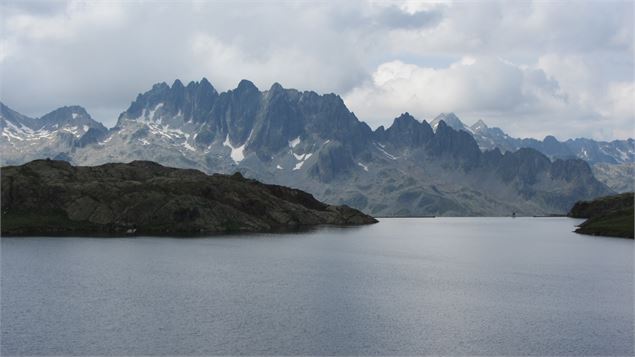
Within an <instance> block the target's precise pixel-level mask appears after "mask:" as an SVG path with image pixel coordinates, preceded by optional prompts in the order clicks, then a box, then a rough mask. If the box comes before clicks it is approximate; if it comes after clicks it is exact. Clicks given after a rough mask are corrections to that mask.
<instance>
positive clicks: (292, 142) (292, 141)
mask: <svg viewBox="0 0 635 357" xmlns="http://www.w3.org/2000/svg"><path fill="white" fill-rule="evenodd" d="M299 143H300V137H299V136H298V137H297V138H295V139H293V140H291V141H289V147H290V148H292V149H293V148H295V147H296V146H298V144H299Z"/></svg>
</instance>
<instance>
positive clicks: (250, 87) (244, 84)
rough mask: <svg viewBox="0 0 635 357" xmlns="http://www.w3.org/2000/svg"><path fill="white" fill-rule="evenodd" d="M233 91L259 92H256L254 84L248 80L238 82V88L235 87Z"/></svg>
mask: <svg viewBox="0 0 635 357" xmlns="http://www.w3.org/2000/svg"><path fill="white" fill-rule="evenodd" d="M235 91H237V92H252V91H259V90H258V87H256V85H255V84H254V82H252V81H250V80H248V79H241V80H240V82H238V86H237V87H236V89H235Z"/></svg>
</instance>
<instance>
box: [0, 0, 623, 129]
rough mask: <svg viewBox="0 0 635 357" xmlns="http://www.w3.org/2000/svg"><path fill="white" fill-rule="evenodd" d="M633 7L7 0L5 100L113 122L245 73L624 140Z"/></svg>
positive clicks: (415, 108) (358, 102)
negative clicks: (141, 99) (156, 87)
mask: <svg viewBox="0 0 635 357" xmlns="http://www.w3.org/2000/svg"><path fill="white" fill-rule="evenodd" d="M633 6H634V5H633V3H632V2H608V3H601V2H573V3H570V2H493V1H492V2H477V3H470V2H453V1H426V2H421V1H411V0H406V1H398V2H392V1H391V2H385V1H346V2H338V3H335V2H332V3H331V2H324V3H304V2H300V3H294V2H277V3H260V2H256V3H253V2H249V3H244V2H206V1H195V2H191V3H187V2H150V1H137V2H129V1H123V0H122V1H116V0H112V1H68V2H63V1H61V2H55V1H45V2H41V1H16V0H5V1H3V2H1V3H0V11H2V20H3V21H1V22H0V76H1V79H2V81H1V84H0V99H1V100H2V101H4V102H5V103H6V104H8V105H9V106H11V107H14V108H15V109H16V110H18V111H21V112H24V113H25V114H27V115H32V116H38V115H42V114H44V113H45V112H48V111H50V110H52V109H54V108H56V107H59V106H62V105H67V104H80V105H83V106H86V107H87V109H88V110H89V111H90V112H91V113H93V114H94V116H95V117H96V118H97V119H99V120H102V121H105V122H106V124H108V125H112V124H113V123H114V121H115V119H116V116H117V114H118V113H119V112H121V111H123V110H124V109H125V108H126V107H127V106H128V104H129V102H130V101H131V100H133V99H134V97H135V96H136V94H137V93H139V92H142V91H145V90H147V89H148V88H150V87H151V85H152V84H153V83H156V82H160V81H166V82H171V81H172V80H174V79H175V78H180V79H182V80H183V81H189V80H198V79H200V78H201V77H203V76H205V77H207V78H208V79H209V80H210V81H211V82H212V84H214V86H216V87H217V89H219V90H227V89H231V88H233V87H234V86H235V85H236V84H237V83H238V81H239V80H240V79H243V78H246V79H250V80H252V81H254V82H255V83H256V85H257V86H258V87H260V88H261V89H266V88H268V87H269V86H270V85H271V84H272V83H273V82H280V83H281V84H282V85H283V86H285V87H295V88H297V89H301V90H316V91H319V92H334V93H339V94H342V95H344V96H345V98H346V101H347V103H349V104H350V105H351V109H352V110H354V111H355V112H356V114H358V117H360V119H362V120H369V121H371V122H372V123H373V124H375V125H379V124H389V123H390V122H391V121H392V118H394V117H395V116H396V115H398V114H399V113H401V112H404V111H410V112H413V113H415V114H417V115H418V116H421V117H426V118H430V117H432V116H434V115H436V114H438V112H441V111H454V112H457V113H459V114H462V115H463V116H465V117H466V118H467V119H468V120H469V119H472V118H474V119H477V118H479V117H483V118H484V119H485V120H486V121H488V122H493V123H494V124H497V125H500V126H502V127H503V129H506V130H509V131H512V132H513V133H515V134H517V135H535V136H538V135H542V132H543V131H544V132H553V133H556V134H557V135H558V136H560V137H565V138H566V137H570V136H578V135H584V136H592V135H595V136H598V135H601V136H604V137H607V138H608V137H611V135H616V136H621V137H624V136H625V135H631V134H628V132H631V128H632V122H633V117H634V116H633V108H632V105H631V103H632V100H631V99H632V95H633V66H634V63H633ZM598 124H600V125H601V127H602V130H603V132H602V133H601V134H597V132H598V130H597V128H594V126H595V127H597V126H599V125H598ZM624 133H627V134H624Z"/></svg>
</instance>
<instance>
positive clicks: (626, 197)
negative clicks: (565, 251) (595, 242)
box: [569, 192, 635, 238]
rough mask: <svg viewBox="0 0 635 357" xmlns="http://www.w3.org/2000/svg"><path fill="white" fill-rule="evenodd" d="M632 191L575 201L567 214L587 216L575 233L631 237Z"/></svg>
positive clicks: (632, 224) (634, 217)
mask: <svg viewBox="0 0 635 357" xmlns="http://www.w3.org/2000/svg"><path fill="white" fill-rule="evenodd" d="M633 200H634V195H633V192H627V193H623V194H620V195H613V196H606V197H600V198H598V199H595V200H593V201H580V202H577V203H576V204H575V205H574V206H573V208H571V211H570V212H569V216H570V217H573V218H588V219H587V220H586V221H584V223H582V224H581V225H580V226H579V228H578V229H576V233H581V234H590V235H600V236H612V237H624V238H633V230H634V229H633V227H634V222H633V220H634V219H635V216H634V211H633Z"/></svg>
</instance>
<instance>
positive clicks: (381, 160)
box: [0, 79, 635, 216]
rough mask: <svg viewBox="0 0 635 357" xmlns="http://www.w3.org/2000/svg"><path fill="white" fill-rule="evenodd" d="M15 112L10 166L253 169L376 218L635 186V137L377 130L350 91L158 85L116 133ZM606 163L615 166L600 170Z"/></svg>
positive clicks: (479, 211) (505, 206) (418, 126)
mask: <svg viewBox="0 0 635 357" xmlns="http://www.w3.org/2000/svg"><path fill="white" fill-rule="evenodd" d="M1 114H2V118H0V119H2V120H0V124H1V125H2V127H0V129H2V135H1V136H0V148H1V149H2V153H3V155H2V158H1V159H2V162H3V164H5V165H6V164H10V165H17V164H22V163H25V162H27V161H29V160H33V159H38V158H40V159H41V158H47V157H50V158H52V159H55V158H57V159H62V160H66V161H68V162H70V163H72V164H74V165H91V166H94V165H102V164H105V163H109V162H130V161H134V160H147V161H154V162H158V163H160V164H162V165H166V166H171V167H179V168H191V169H198V170H201V171H203V172H206V173H225V174H231V173H233V172H236V171H239V172H241V173H242V174H243V175H244V176H245V177H249V178H253V179H257V180H259V181H261V182H265V183H270V184H277V185H284V186H289V187H294V188H298V189H301V190H304V191H307V192H310V193H311V194H314V195H315V196H316V197H317V198H318V199H319V200H321V201H324V202H328V203H331V204H345V205H348V206H350V207H354V208H356V209H359V210H362V211H364V212H365V213H368V214H372V215H375V216H421V215H426V216H427V215H436V216H473V215H480V216H483V215H489V216H504V215H511V214H513V213H516V214H517V215H548V214H564V213H566V212H567V211H568V209H569V208H570V207H571V205H573V203H575V202H576V201H578V200H588V199H592V198H594V197H598V196H602V195H608V194H611V193H613V192H614V190H617V189H618V188H624V187H625V188H628V187H629V183H632V180H626V179H625V178H624V177H622V176H625V175H626V174H627V173H628V172H627V170H624V169H621V166H620V169H617V168H616V165H622V164H628V163H630V162H631V161H633V160H634V158H635V148H634V144H635V143H634V142H633V141H632V140H629V141H620V142H612V143H596V142H593V141H588V142H587V141H585V142H584V143H585V145H584V146H580V147H578V146H575V145H577V144H576V143H579V142H577V141H576V142H575V143H574V142H570V143H569V142H567V143H566V144H563V143H561V142H558V141H557V140H555V139H554V138H546V139H545V141H543V142H540V145H538V144H536V143H537V142H536V143H534V141H531V140H529V141H527V140H525V141H523V140H520V139H519V140H516V139H512V138H510V137H508V136H507V135H506V134H504V133H503V132H502V131H501V130H500V129H497V128H488V127H487V125H486V124H485V123H484V122H482V121H480V122H478V123H476V124H475V125H474V126H472V127H468V126H467V125H464V124H463V123H462V122H461V121H460V119H459V118H458V116H456V115H455V114H453V113H445V114H441V115H440V116H438V117H437V118H435V119H434V120H433V121H432V122H431V124H429V123H428V122H427V121H426V120H422V119H421V118H415V117H414V116H412V115H410V114H409V113H403V114H401V115H399V116H398V117H397V118H395V119H394V121H393V123H392V125H390V126H388V127H383V126H381V127H379V128H376V129H374V130H373V129H371V128H370V127H369V126H368V125H367V124H366V123H365V122H363V121H361V120H359V119H358V118H357V116H356V115H355V114H354V113H353V112H351V111H349V110H348V108H347V107H346V105H345V103H344V101H343V100H342V98H340V97H339V96H338V95H336V94H317V93H315V92H312V91H298V90H295V89H286V88H283V87H282V86H281V85H280V84H278V83H275V84H273V85H272V86H271V87H270V88H269V89H267V90H260V89H258V88H257V87H256V86H255V85H254V84H253V83H252V82H250V81H247V80H243V81H241V82H240V83H239V84H238V86H237V87H236V88H235V89H232V90H228V91H225V92H218V91H217V90H216V89H215V88H214V86H213V85H212V84H211V83H210V82H209V81H207V80H206V79H202V80H201V81H199V82H190V83H188V84H187V85H184V84H183V83H182V82H181V81H179V80H176V81H174V83H173V84H172V85H169V84H167V83H158V84H155V85H154V86H153V87H152V88H151V89H150V90H148V91H146V92H145V93H140V94H139V95H138V96H137V97H136V99H135V100H134V101H132V103H131V104H130V106H129V107H128V108H127V109H126V110H125V111H124V112H122V113H121V115H120V116H119V118H118V121H117V124H116V125H115V126H114V127H113V128H111V129H103V128H100V127H99V126H98V125H96V124H95V123H93V122H92V121H88V119H89V116H87V114H85V113H84V112H83V111H81V110H80V108H79V107H67V108H66V109H64V110H62V111H61V112H60V113H58V114H56V115H47V116H44V117H42V118H40V119H32V118H27V117H25V116H22V115H20V114H19V113H16V112H14V111H12V110H10V109H9V108H7V107H4V106H3V107H2V113H1ZM45 117H46V118H45ZM45 119H46V120H45ZM80 120H84V121H81V122H80ZM91 120H92V119H91ZM532 140H533V139H532ZM490 144H491V145H490ZM534 144H536V145H534ZM574 144H575V145H574ZM563 145H565V146H566V148H565V146H563ZM36 148H37V149H36ZM567 148H568V149H567ZM576 150H577V151H576ZM585 152H586V153H587V154H588V155H587V156H584V153H585ZM572 153H573V154H572ZM631 153H632V154H631ZM591 159H593V160H591ZM594 160H595V161H594ZM620 160H621V161H620ZM596 163H601V164H603V165H610V166H608V167H602V171H601V172H600V171H594V170H595V169H594V167H592V166H591V165H595V164H596ZM594 172H598V176H597V177H602V178H604V179H605V180H606V181H605V182H600V181H598V180H597V179H596V176H595V175H594ZM607 183H610V184H611V185H614V186H613V187H614V190H612V189H611V188H609V187H608V186H607Z"/></svg>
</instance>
